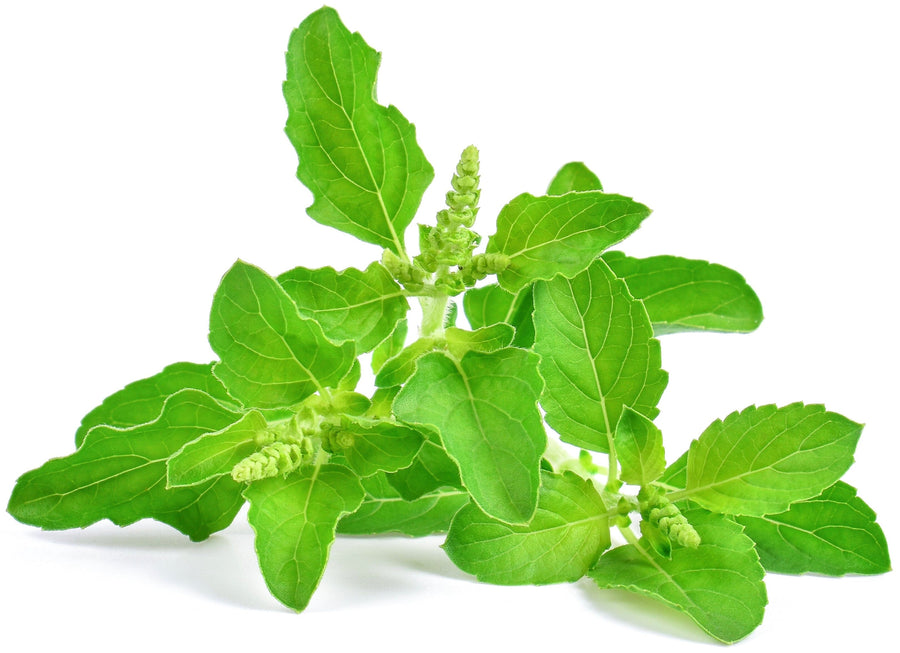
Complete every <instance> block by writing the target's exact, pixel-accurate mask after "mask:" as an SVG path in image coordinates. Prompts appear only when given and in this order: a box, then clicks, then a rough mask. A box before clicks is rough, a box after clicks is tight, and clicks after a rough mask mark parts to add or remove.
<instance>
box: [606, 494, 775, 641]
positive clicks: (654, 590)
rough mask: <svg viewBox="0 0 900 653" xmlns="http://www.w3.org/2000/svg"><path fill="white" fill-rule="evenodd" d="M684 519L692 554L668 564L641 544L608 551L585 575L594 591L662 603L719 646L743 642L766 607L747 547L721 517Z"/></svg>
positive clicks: (699, 514) (680, 552)
mask: <svg viewBox="0 0 900 653" xmlns="http://www.w3.org/2000/svg"><path fill="white" fill-rule="evenodd" d="M686 516H687V517H688V519H689V520H690V523H691V524H692V525H693V526H694V528H696V530H697V532H698V533H699V534H700V539H701V544H700V546H699V547H697V548H696V549H691V548H687V547H677V548H675V549H673V550H672V557H671V558H670V559H669V558H665V557H663V556H661V555H659V554H657V553H656V552H654V551H653V550H652V549H651V547H650V546H649V545H648V543H647V542H646V540H643V539H642V540H641V541H640V542H639V543H638V544H639V546H635V545H632V544H629V545H627V546H620V547H617V548H615V549H612V550H611V551H608V552H607V553H605V554H604V555H603V556H602V557H601V558H600V562H598V563H597V566H596V567H594V568H593V569H592V570H591V571H590V572H589V574H588V575H589V576H590V577H591V578H593V579H594V581H596V583H597V584H598V585H599V586H600V587H603V588H621V589H626V590H628V591H630V592H636V593H638V594H643V595H645V596H649V597H652V598H654V599H656V600H658V601H662V602H663V603H665V604H667V605H670V606H672V607H673V608H675V609H677V610H680V611H681V612H684V613H685V614H686V615H687V616H689V617H690V618H691V619H693V620H694V621H695V622H696V623H697V625H698V626H700V628H702V629H703V630H705V631H706V632H707V633H709V634H710V635H712V636H713V637H715V638H716V639H718V640H720V641H722V642H726V643H729V644H730V643H732V642H736V641H738V640H740V639H743V638H744V637H746V636H747V635H749V634H750V633H751V632H752V631H753V629H754V628H756V627H757V626H758V625H759V624H760V623H761V622H762V618H763V612H764V610H765V606H766V602H767V598H766V586H765V584H764V583H763V576H764V574H765V571H764V570H763V568H762V565H760V563H759V556H757V555H756V551H755V550H754V548H753V541H752V540H751V539H750V538H749V537H747V536H746V535H744V534H743V532H742V531H743V529H742V528H741V526H740V525H738V524H736V523H735V522H734V521H732V520H731V519H730V518H729V517H726V516H724V515H717V514H714V513H707V512H705V511H702V510H694V511H690V512H688V513H686Z"/></svg>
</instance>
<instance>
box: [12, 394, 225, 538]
mask: <svg viewBox="0 0 900 653" xmlns="http://www.w3.org/2000/svg"><path fill="white" fill-rule="evenodd" d="M239 418H240V414H239V413H234V412H232V411H230V410H228V409H227V408H225V407H223V406H222V405H221V404H220V403H218V402H217V401H216V400H215V399H213V398H212V397H210V396H209V395H208V394H206V393H205V392H201V391H200V390H181V391H179V392H177V393H175V394H174V395H172V396H171V397H169V398H168V399H167V400H166V402H165V404H164V405H163V409H162V412H161V413H160V415H159V416H158V417H157V418H156V419H155V420H153V421H152V422H148V423H146V424H140V425H137V426H132V427H130V428H127V429H117V428H113V427H110V426H96V427H94V428H93V429H91V431H90V432H89V433H88V436H87V437H86V438H85V440H84V443H83V444H82V445H81V447H80V448H79V449H78V451H76V452H75V453H73V454H71V455H69V456H66V457H65V458H54V459H52V460H49V461H47V462H46V463H44V465H43V466H41V467H39V468H38V469H35V470H32V471H30V472H27V473H26V474H23V475H22V476H21V477H20V478H19V480H18V481H17V483H16V487H15V489H14V490H13V493H12V496H11V497H10V500H9V506H8V508H7V510H9V512H10V514H11V515H12V516H13V517H15V518H16V519H18V520H19V521H21V522H23V523H26V524H31V525H32V526H40V527H41V528H43V529H46V530H61V529H66V528H84V527H85V526H89V525H91V524H93V523H95V522H98V521H100V520H101V519H109V520H110V521H112V522H113V523H114V524H116V525H118V526H127V525H128V524H132V523H134V522H136V521H138V520H139V519H145V518H152V519H155V520H157V521H161V522H163V523H165V524H168V525H170V526H172V527H173V528H176V529H178V530H179V531H181V532H182V533H184V534H185V535H187V536H188V537H190V538H191V539H192V540H195V541H199V540H204V539H206V538H207V537H209V535H210V534H211V533H214V532H216V531H218V530H221V529H223V528H225V527H226V526H228V524H230V523H231V521H232V520H233V519H234V516H235V515H236V514H237V512H238V510H239V509H240V507H241V505H242V504H243V499H242V497H241V488H240V486H239V485H238V484H237V483H235V482H234V481H232V480H231V478H230V477H227V476H226V477H221V478H217V479H215V480H212V481H209V482H206V483H203V484H202V485H196V486H193V487H188V488H173V489H167V488H166V459H167V458H169V456H171V455H172V454H174V453H175V452H176V451H178V450H179V449H180V448H181V447H182V446H183V445H184V444H186V443H187V442H190V441H192V440H195V439H196V438H197V437H199V436H200V435H202V434H204V433H206V432H209V431H218V430H220V429H223V428H225V427H226V426H228V425H229V424H232V423H234V422H235V421H237V420H238V419H239Z"/></svg>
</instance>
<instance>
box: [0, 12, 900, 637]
mask: <svg viewBox="0 0 900 653" xmlns="http://www.w3.org/2000/svg"><path fill="white" fill-rule="evenodd" d="M318 6H319V5H318V3H317V2H302V1H294V2H264V3H263V2H261V3H249V2H247V3H229V2H166V1H160V0H157V1H155V2H152V3H143V2H127V3H125V2H109V3H101V2H89V1H85V0H82V1H80V2H42V3H25V2H7V3H3V5H2V9H0V89H2V90H0V93H2V96H0V219H2V234H3V235H2V239H0V247H2V250H3V256H2V257H0V266H2V276H0V279H2V281H0V283H2V309H0V310H2V314H0V315H2V320H0V330H2V331H0V337H2V343H3V346H4V347H3V354H2V381H0V383H2V384H3V386H2V397H3V406H4V415H3V429H2V430H3V438H4V447H5V448H4V450H3V455H2V456H0V494H2V495H3V496H4V497H8V496H9V492H10V491H11V490H12V487H13V484H14V481H15V479H16V477H17V476H18V475H19V474H21V473H22V472H24V471H26V470H27V469H31V468H33V467H36V466H38V465H40V464H41V463H43V462H44V460H46V459H47V458H49V457H51V456H58V455H66V454H68V453H70V452H71V451H72V449H73V443H72V437H73V434H74V430H75V428H76V426H77V425H78V423H79V421H80V419H81V416H82V415H83V414H84V413H85V412H87V411H88V410H89V409H90V408H92V407H93V406H94V405H96V404H97V403H98V402H99V401H100V400H101V399H102V398H103V397H104V396H106V395H107V394H110V393H111V392H113V391H115V390H117V389H118V388H120V387H121V386H123V385H124V384H126V383H127V382H129V381H131V380H134V379H138V378H142V377H146V376H149V375H151V374H154V373H155V372H157V371H159V370H160V369H161V368H162V367H163V366H164V365H166V364H168V363H170V362H174V361H178V360H192V361H198V362H205V361H208V360H211V358H212V353H211V352H210V350H209V348H208V345H207V343H206V329H207V317H208V306H209V302H210V299H211V297H212V294H213V292H214V290H215V287H216V285H217V282H218V280H219V278H220V276H221V275H222V274H223V273H224V272H225V270H226V269H227V268H228V267H229V266H230V265H231V263H232V262H233V261H234V260H235V259H236V258H238V257H240V258H242V259H244V260H246V261H249V262H252V263H254V264H257V265H260V266H262V267H263V268H265V269H266V270H268V271H269V272H271V273H273V274H276V273H279V272H282V271H284V270H286V269H288V268H290V267H293V266H294V265H304V266H307V267H317V266H321V265H333V266H335V267H338V268H343V267H347V266H350V265H354V266H358V267H364V266H365V265H366V264H367V263H368V262H369V261H371V260H374V259H375V258H377V257H378V255H379V252H378V251H377V250H376V249H375V248H374V247H372V246H368V245H364V244H357V243H356V242H355V241H354V240H353V239H352V238H350V237H347V236H344V235H343V234H341V233H339V232H336V231H332V230H330V229H328V228H325V227H322V226H320V225H318V224H316V223H314V222H312V221H311V220H310V219H308V218H307V217H306V216H305V213H304V209H305V207H306V206H307V205H309V204H310V203H311V196H310V194H309V193H308V192H307V191H306V189H305V188H303V187H302V185H301V184H300V183H299V182H298V181H297V180H296V179H295V177H294V169H295V166H296V157H295V154H294V152H293V150H292V149H291V147H290V144H289V143H288V140H287V138H286V137H285V136H284V134H283V132H282V129H283V124H284V119H285V116H286V109H285V106H284V102H283V100H282V97H281V91H280V84H281V80H282V79H283V75H284V63H283V52H284V48H285V46H286V44H287V40H288V36H289V34H290V30H291V29H292V28H293V27H295V26H296V25H297V24H298V23H299V22H300V21H301V20H302V19H303V17H304V16H306V15H307V14H308V13H309V12H310V11H312V10H314V9H316V8H318ZM336 6H337V9H338V10H339V12H340V13H341V16H342V18H343V20H344V22H345V23H346V24H347V25H348V26H349V27H350V29H352V30H354V31H360V32H362V34H363V35H364V36H365V38H366V40H367V41H368V42H369V43H370V44H371V45H372V46H373V47H375V48H376V49H378V50H380V51H382V52H383V53H384V57H383V61H382V73H381V76H380V83H379V100H380V101H382V102H383V103H385V104H387V103H393V104H396V105H397V106H398V107H399V108H400V109H401V111H403V113H404V114H405V115H406V116H407V117H408V118H409V119H410V120H412V121H413V122H414V123H415V124H416V126H417V129H418V140H419V143H420V145H421V146H422V148H423V149H424V151H425V152H426V154H427V156H428V157H429V159H430V161H431V162H432V164H433V165H434V167H435V171H436V179H435V183H434V184H433V186H432V188H431V189H430V190H429V192H428V193H427V194H426V196H425V198H424V201H423V203H422V214H421V215H422V216H423V219H427V220H431V217H430V216H432V215H433V214H434V212H435V211H436V210H437V209H439V208H440V207H441V203H442V197H443V193H444V192H445V190H446V187H447V182H448V180H449V176H450V174H451V172H452V167H453V165H454V164H455V162H456V158H457V156H458V153H459V151H460V150H461V149H462V148H463V147H464V146H466V145H468V144H469V143H475V144H477V145H478V146H479V148H480V149H481V153H482V188H483V193H482V206H483V208H482V212H481V216H482V218H481V219H482V222H483V223H486V224H482V228H481V231H482V233H483V234H484V235H485V236H487V235H490V234H491V233H492V231H493V229H492V225H491V220H492V217H493V216H494V215H496V212H497V211H498V210H499V208H500V207H501V206H502V205H503V204H504V203H505V202H506V201H508V200H509V199H511V198H512V197H513V196H515V195H517V194H518V193H520V192H523V191H529V192H533V193H540V192H542V191H543V190H544V189H545V187H546V184H547V182H548V181H549V179H550V178H551V177H552V175H553V173H554V172H555V171H556V169H557V168H558V167H559V166H561V165H562V164H563V163H565V162H567V161H570V160H582V161H584V162H585V163H587V164H588V165H589V166H590V167H591V168H592V169H593V170H595V171H596V172H597V173H598V174H599V176H600V178H601V179H602V180H603V183H604V186H605V187H606V189H607V190H609V191H611V192H618V193H622V194H626V195H631V196H634V197H635V198H636V199H638V200H639V201H641V202H643V203H645V204H647V205H649V206H651V207H652V208H653V209H654V210H655V212H654V215H653V216H651V218H650V219H649V220H647V221H646V222H645V223H644V226H643V227H642V228H641V230H640V231H639V233H637V234H636V235H635V236H633V237H632V238H630V239H629V240H628V241H627V243H626V244H624V246H623V247H624V249H626V250H627V251H628V252H629V253H630V254H633V255H638V256H645V255H651V254H661V253H671V254H679V255H682V256H687V257H694V258H706V259H709V260H713V261H716V262H719V263H723V264H726V265H729V266H731V267H733V268H735V269H737V270H739V271H740V272H742V273H743V274H744V275H745V277H746V278H747V280H748V281H749V282H750V283H751V284H752V285H753V287H754V288H755V289H756V290H757V292H758V293H759V295H760V297H761V299H762V302H763V306H764V310H765V314H766V320H765V322H764V323H763V325H762V327H761V328H760V329H759V330H758V331H757V332H756V333H754V334H751V335H746V336H739V335H716V334H696V335H695V334H685V335H674V336H666V337H665V339H664V340H663V363H664V366H665V367H666V369H667V370H669V372H670V375H671V380H670V383H669V387H668V389H667V391H666V394H665V396H664V397H663V401H662V403H661V409H662V413H661V415H660V418H659V424H660V426H661V428H662V429H663V431H664V433H665V435H666V441H667V445H668V450H669V458H670V460H673V459H674V458H675V457H676V456H677V455H678V454H680V452H681V451H682V450H683V449H684V448H685V447H686V446H687V443H688V442H689V440H690V439H691V438H692V437H696V436H697V435H699V433H700V432H701V431H702V430H703V428H704V427H705V426H706V425H707V424H708V423H709V422H710V421H712V420H713V419H714V418H717V417H724V416H725V415H726V414H728V413H729V412H731V411H732V410H736V409H741V408H743V407H745V406H747V405H750V404H753V403H756V404H764V403H772V402H776V403H779V404H783V403H788V402H792V401H806V402H809V403H820V402H821V403H825V404H826V406H827V407H828V408H829V409H830V410H834V411H837V412H841V413H843V414H845V415H847V416H848V417H850V418H851V419H854V420H857V421H860V422H865V423H866V424H867V426H866V429H865V431H864V433H863V437H862V440H861V441H860V444H859V448H858V450H857V460H858V462H857V463H856V464H855V466H854V467H853V468H852V469H851V470H850V472H849V473H848V474H847V476H846V480H848V481H849V482H850V483H852V484H853V485H856V486H857V487H858V488H859V491H860V495H861V496H862V497H863V498H864V499H866V500H867V501H868V503H869V504H870V505H871V506H872V507H873V508H874V509H875V510H877V511H878V513H879V521H880V523H881V524H882V525H883V526H884V530H885V532H886V534H887V536H888V540H889V541H892V542H893V544H894V547H895V548H894V552H895V553H896V546H897V543H898V542H900V510H898V508H897V506H898V501H897V498H896V493H897V489H896V481H895V474H896V472H895V469H896V460H897V455H898V453H900V452H898V445H897V438H898V434H897V417H896V406H897V394H898V390H900V383H898V380H897V368H898V362H900V361H898V358H900V357H898V353H897V344H896V342H897V338H896V335H895V330H896V328H897V326H898V324H900V319H898V317H900V314H898V313H900V311H898V307H897V297H898V292H897V281H898V273H897V264H896V258H897V254H896V252H897V251H898V249H897V248H898V244H897V232H898V231H897V228H896V225H897V221H898V219H900V211H898V208H897V188H898V179H900V164H898V152H900V131H898V120H897V116H898V115H900V102H898V97H897V80H898V63H900V45H898V43H900V40H898V38H897V29H898V26H900V25H898V16H897V15H896V13H895V11H894V9H893V8H892V3H887V2H885V3H881V4H879V3H869V2H852V3H851V2H845V3H839V4H838V3H828V2H815V3H801V2H792V3H783V2H752V3H734V2H732V3H721V2H709V3H700V2H678V3H674V2H660V3H650V2H641V3H607V2H582V3H573V2H563V1H561V0H554V2H552V3H548V2H542V3H529V2H519V3H515V4H514V5H513V4H508V3H502V4H501V3H496V4H488V3H486V2H462V1H457V2H452V3H434V2H386V1H380V2H347V1H343V2H340V3H338V4H337V5H336ZM513 6H514V7H515V9H514V10H510V9H509V7H513ZM408 240H409V241H410V244H412V243H413V241H414V238H412V237H410V238H409V239H408ZM4 500H5V499H4ZM439 543H440V538H432V539H426V540H419V541H413V540H405V539H400V538H396V539H395V538H388V539H374V540H373V539H350V540H340V541H339V542H338V543H337V544H336V545H335V547H334V550H333V555H332V561H331V564H330V566H329V568H328V570H327V572H326V574H325V577H324V579H323V582H322V585H321V587H320V590H319V592H318V593H317V594H316V596H315V597H314V599H313V601H312V604H311V605H310V607H309V609H308V610H307V611H306V612H305V613H304V614H302V615H294V614H292V613H290V612H289V611H287V610H285V609H283V608H282V607H281V606H280V605H279V604H278V603H277V602H275V601H274V599H272V598H271V597H269V595H268V593H267V591H266V589H265V586H264V584H263V582H262V579H261V577H260V576H259V574H258V572H257V569H256V563H255V559H254V557H253V551H252V537H251V534H250V530H249V528H248V527H247V525H246V522H245V520H244V519H243V515H240V516H239V517H238V519H237V520H236V522H235V524H234V526H232V527H231V528H229V529H228V530H226V531H224V532H223V533H220V534H217V535H215V536H213V537H212V538H211V539H210V540H209V541H207V542H205V543H202V544H191V543H189V542H187V541H186V540H185V539H184V538H182V537H181V536H180V535H178V534H177V533H175V532H174V531H171V530H170V529H168V528H167V527H165V526H162V525H159V524H156V523H153V522H142V523H141V524H138V525H136V526H134V527H130V528H129V529H125V530H120V529H118V528H116V527H113V526H110V525H109V524H108V523H105V524H98V525H96V526H93V527H91V528H89V529H87V530H84V531H73V532H62V533H42V532H40V531H38V530H36V529H33V528H30V527H26V526H22V525H20V524H18V523H17V522H15V521H14V520H13V519H12V518H10V517H9V516H8V515H0V574H2V576H0V578H2V584H3V592H2V594H0V614H2V615H3V618H2V622H3V625H2V630H0V642H2V641H6V642H20V643H22V644H23V645H25V646H26V648H27V649H29V650H33V649H35V648H40V649H46V650H49V649H50V647H51V646H52V645H56V646H66V647H67V648H69V649H70V650H86V649H88V648H90V649H91V650H96V651H111V650H120V649H122V648H126V647H127V648H130V649H131V650H137V651H142V650H151V649H156V650H159V649H161V648H162V647H166V648H167V649H168V650H188V649H189V648H192V649H197V648H198V647H200V646H204V647H209V648H212V647H216V646H217V647H219V648H220V649H222V650H237V649H238V648H241V649H247V648H249V647H251V646H255V647H278V648H280V649H283V650H284V649H288V650H293V649H294V648H296V649H297V650H312V649H313V647H316V646H320V647H323V646H329V647H333V650H353V649H363V648H365V649H366V650H382V649H385V650H386V649H392V650H449V649H459V648H463V649H465V648H470V649H473V650H486V649H487V646H497V647H501V649H502V650H530V649H532V648H536V647H545V648H549V647H551V646H553V647H554V648H555V647H559V650H562V647H566V646H578V647H579V648H580V649H581V650H610V649H611V648H615V647H616V646H629V647H631V649H632V650H635V651H640V650H650V649H651V647H652V648H654V649H658V648H659V647H660V646H665V647H666V650H669V651H681V650H696V648H697V647H706V646H714V644H712V643H711V640H710V639H709V638H707V637H705V636H704V635H703V634H702V633H701V632H700V631H699V630H698V629H696V628H695V627H694V626H693V625H692V624H691V623H690V622H689V621H688V620H687V619H685V618H683V617H682V616H680V615H678V614H677V613H675V612H674V611H671V610H669V609H666V608H662V607H657V605H656V604H655V603H652V602H650V601H649V600H645V599H641V598H639V597H634V596H632V595H629V594H626V593H624V592H618V591H615V592H613V591H600V590H598V589H596V588H595V587H592V586H591V584H590V583H589V582H586V581H582V582H580V583H577V584H575V585H573V586H569V585H561V586H553V587H542V588H534V587H526V588H505V587H492V586H487V585H479V584H476V583H474V582H473V581H472V580H471V579H469V578H468V577H466V576H465V575H464V574H462V573H461V572H458V571H456V570H455V568H454V567H453V566H452V565H451V564H450V563H449V562H448V561H447V559H446V558H445V557H444V556H443V554H442V552H441V550H440V549H439V548H438V544H439ZM767 581H768V587H769V601H770V604H769V607H768V609H767V614H766V618H765V621H764V622H763V625H762V626H761V627H760V628H759V629H758V630H757V631H756V632H754V633H753V634H752V635H751V636H750V637H749V638H748V639H747V640H745V642H744V643H742V644H740V645H739V646H740V649H739V650H742V651H762V650H769V651H771V650H773V648H772V647H774V646H778V647H779V648H780V647H781V646H784V647H785V650H790V649H789V647H790V646H791V645H792V644H795V645H798V646H799V645H802V646H806V647H809V648H815V649H817V650H820V651H826V650H841V649H846V648H847V647H849V646H851V645H860V644H864V643H866V642H868V643H870V644H872V643H874V642H878V641H884V640H881V638H882V637H883V638H887V640H886V641H895V627H896V624H895V619H896V609H897V596H898V589H900V588H898V582H897V576H896V574H888V575H885V576H879V577H871V578H864V577H853V578H844V579H830V578H821V577H803V578H794V577H783V576H775V575H771V576H769V577H768V579H767Z"/></svg>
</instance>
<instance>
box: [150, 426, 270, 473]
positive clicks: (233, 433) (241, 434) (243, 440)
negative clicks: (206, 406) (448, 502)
mask: <svg viewBox="0 0 900 653" xmlns="http://www.w3.org/2000/svg"><path fill="white" fill-rule="evenodd" d="M267 427H268V424H267V422H266V418H265V417H263V415H262V414H261V413H260V412H259V411H255V410H252V411H250V412H249V413H247V414H245V415H244V416H243V417H241V418H240V419H239V420H238V421H236V422H234V423H233V424H229V425H228V426H226V427H225V428H224V429H221V430H218V431H213V432H212V433H204V434H203V435H201V436H200V437H199V438H197V439H196V440H191V441H190V442H188V443H187V444H185V445H184V446H183V447H181V449H179V450H178V451H176V452H175V454H174V455H173V456H172V457H171V458H169V460H168V461H167V462H166V473H167V479H168V480H167V485H168V486H169V487H178V486H186V485H196V484H197V483H203V482H204V481H207V480H209V479H210V478H213V477H214V476H224V475H225V474H230V473H231V470H232V469H233V468H234V466H235V465H237V464H238V463H239V462H241V461H242V460H243V459H244V458H246V457H247V456H249V455H250V454H252V453H253V452H254V451H256V450H257V449H259V448H260V447H261V446H263V445H264V444H266V442H264V441H260V438H261V437H264V436H265V434H266V429H267Z"/></svg>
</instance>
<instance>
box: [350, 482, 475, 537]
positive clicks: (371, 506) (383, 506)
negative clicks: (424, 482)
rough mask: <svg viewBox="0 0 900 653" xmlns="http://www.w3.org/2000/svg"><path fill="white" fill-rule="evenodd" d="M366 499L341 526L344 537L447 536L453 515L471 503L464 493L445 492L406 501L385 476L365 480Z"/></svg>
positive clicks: (445, 490) (450, 490)
mask: <svg viewBox="0 0 900 653" xmlns="http://www.w3.org/2000/svg"><path fill="white" fill-rule="evenodd" d="M362 484H363V487H364V488H365V490H366V498H365V500H364V501H363V502H362V505H361V506H360V507H359V510H357V511H356V512H354V513H353V514H352V515H347V516H346V517H344V518H343V519H341V521H340V522H339V523H338V533H341V534H343V535H381V534H384V533H400V534H402V535H408V536H410V537H423V536H425V535H434V534H436V533H446V532H447V530H448V529H449V528H450V521H451V520H452V519H453V515H455V514H456V513H457V512H459V509H460V508H462V507H463V506H464V505H466V504H467V503H468V502H469V493H468V492H466V491H465V490H457V489H449V488H444V489H441V490H435V491H434V492H430V493H429V494H426V495H423V496H421V497H419V498H417V499H415V500H413V501H406V500H404V499H403V497H401V496H400V494H399V492H397V490H395V489H394V488H393V487H392V486H391V484H390V483H389V482H388V480H387V478H386V477H385V475H384V474H376V475H375V476H370V477H368V478H365V479H363V481H362Z"/></svg>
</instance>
